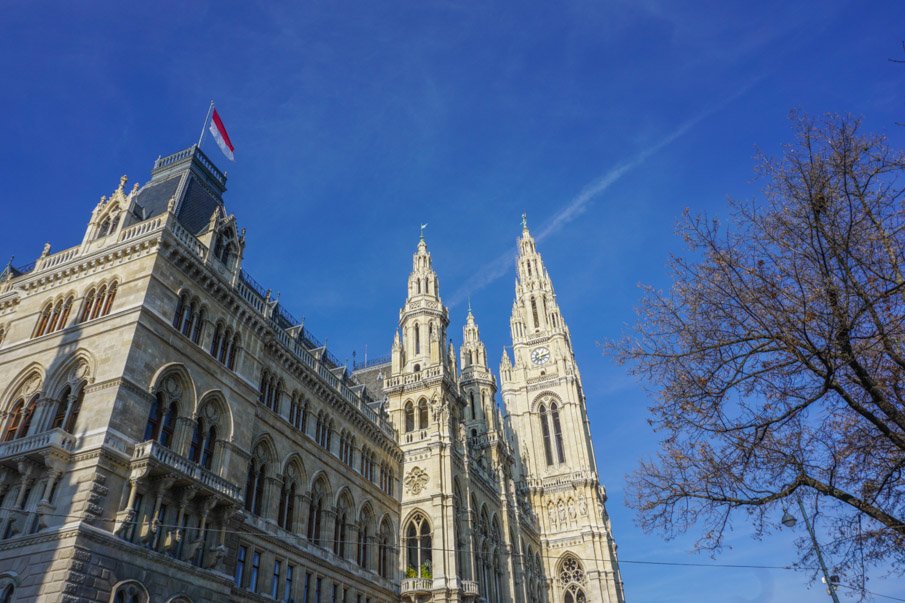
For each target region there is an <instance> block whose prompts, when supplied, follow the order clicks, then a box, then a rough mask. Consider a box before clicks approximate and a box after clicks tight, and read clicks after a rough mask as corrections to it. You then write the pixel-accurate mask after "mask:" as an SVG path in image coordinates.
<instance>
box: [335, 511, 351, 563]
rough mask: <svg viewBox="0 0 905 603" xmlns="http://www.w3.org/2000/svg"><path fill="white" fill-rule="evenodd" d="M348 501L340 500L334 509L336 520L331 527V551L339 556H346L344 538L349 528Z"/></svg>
mask: <svg viewBox="0 0 905 603" xmlns="http://www.w3.org/2000/svg"><path fill="white" fill-rule="evenodd" d="M349 511H350V509H349V503H348V501H347V500H341V501H340V503H339V508H338V509H337V510H336V521H335V523H334V527H333V553H334V554H336V555H337V556H339V557H343V558H345V556H346V538H347V537H348V528H349Z"/></svg>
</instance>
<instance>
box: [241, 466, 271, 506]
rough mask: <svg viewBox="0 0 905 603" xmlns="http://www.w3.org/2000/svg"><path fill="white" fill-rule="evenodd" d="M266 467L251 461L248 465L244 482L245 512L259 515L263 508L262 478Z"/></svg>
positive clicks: (264, 475)
mask: <svg viewBox="0 0 905 603" xmlns="http://www.w3.org/2000/svg"><path fill="white" fill-rule="evenodd" d="M266 469H267V467H266V465H265V464H263V463H261V462H260V461H258V460H257V459H252V460H251V461H250V462H249V463H248V475H247V477H246V481H245V510H246V511H250V512H252V513H254V514H255V515H261V509H263V508H264V478H265V477H266Z"/></svg>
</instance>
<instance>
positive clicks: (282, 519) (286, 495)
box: [277, 476, 296, 531]
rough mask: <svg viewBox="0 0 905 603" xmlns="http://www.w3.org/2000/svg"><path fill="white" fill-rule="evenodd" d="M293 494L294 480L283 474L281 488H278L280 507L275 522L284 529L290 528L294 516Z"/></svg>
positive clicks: (294, 493) (294, 488)
mask: <svg viewBox="0 0 905 603" xmlns="http://www.w3.org/2000/svg"><path fill="white" fill-rule="evenodd" d="M295 496H296V485H295V480H293V479H291V478H290V477H289V476H284V478H283V488H282V490H280V508H279V510H278V511H277V524H279V526H280V527H281V528H283V529H284V530H290V531H291V530H292V522H293V520H294V518H295Z"/></svg>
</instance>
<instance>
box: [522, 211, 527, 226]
mask: <svg viewBox="0 0 905 603" xmlns="http://www.w3.org/2000/svg"><path fill="white" fill-rule="evenodd" d="M522 228H524V229H527V228H528V214H527V213H525V212H522Z"/></svg>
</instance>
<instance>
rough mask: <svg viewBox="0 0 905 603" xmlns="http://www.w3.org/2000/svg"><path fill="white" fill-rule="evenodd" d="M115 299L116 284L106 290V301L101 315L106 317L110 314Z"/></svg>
mask: <svg viewBox="0 0 905 603" xmlns="http://www.w3.org/2000/svg"><path fill="white" fill-rule="evenodd" d="M114 299H116V283H115V282H114V283H111V285H110V288H109V289H107V299H106V300H104V312H103V315H104V316H106V315H107V314H110V309H111V308H112V307H113V300H114Z"/></svg>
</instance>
